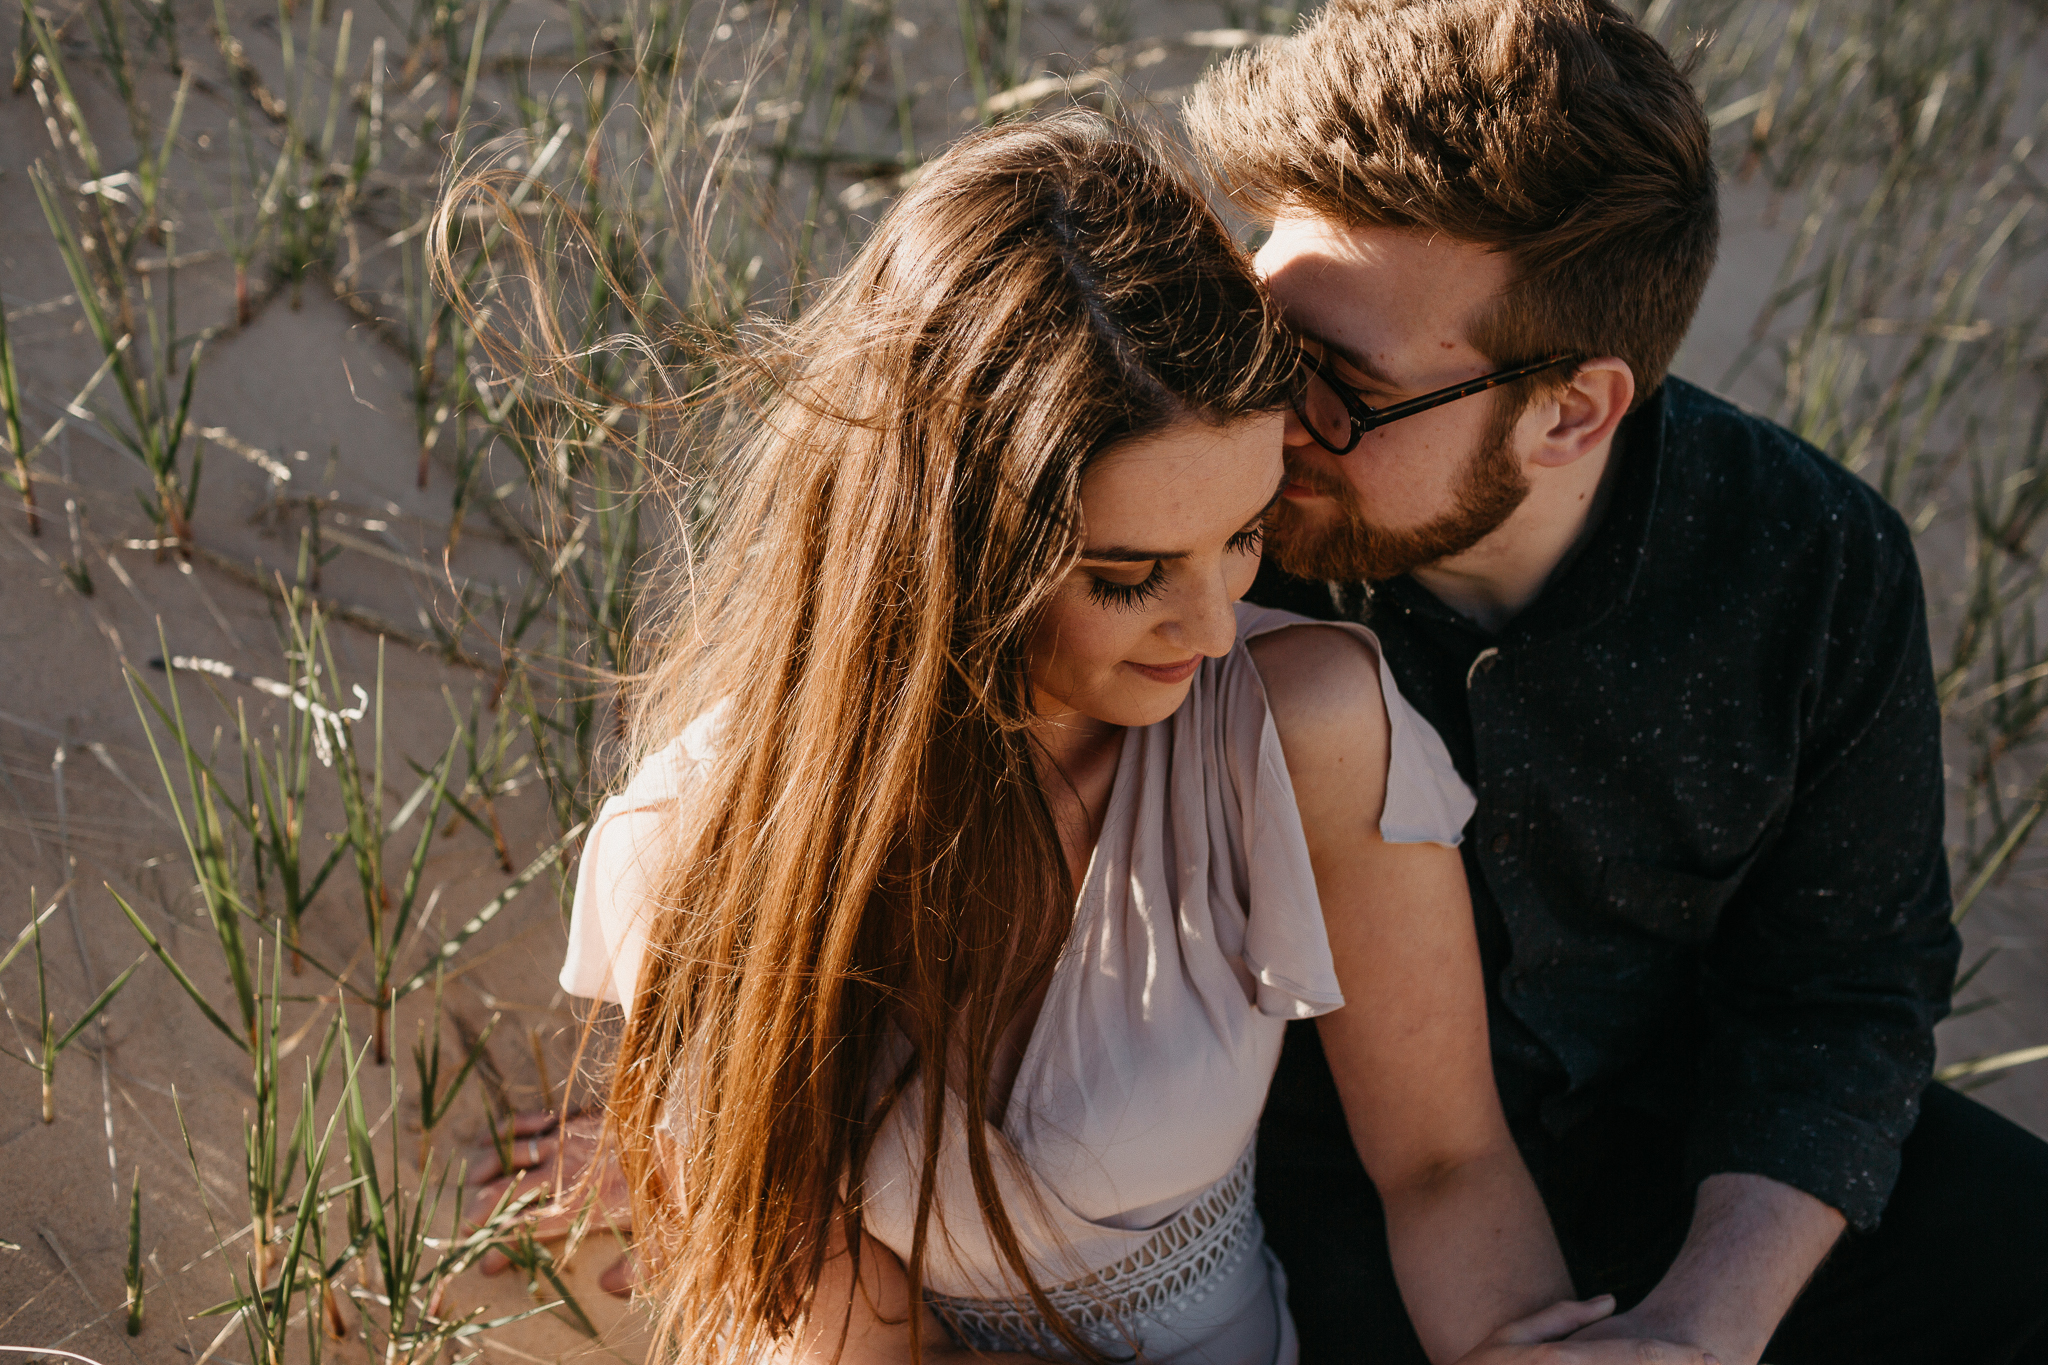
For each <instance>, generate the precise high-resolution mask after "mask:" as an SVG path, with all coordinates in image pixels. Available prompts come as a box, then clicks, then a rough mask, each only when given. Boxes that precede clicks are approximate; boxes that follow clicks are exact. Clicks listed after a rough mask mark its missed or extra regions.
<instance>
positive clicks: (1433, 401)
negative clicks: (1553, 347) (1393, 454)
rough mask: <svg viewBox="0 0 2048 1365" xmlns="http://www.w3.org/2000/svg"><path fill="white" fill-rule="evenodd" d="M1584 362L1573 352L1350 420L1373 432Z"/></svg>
mask: <svg viewBox="0 0 2048 1365" xmlns="http://www.w3.org/2000/svg"><path fill="white" fill-rule="evenodd" d="M1584 359H1585V357H1584V356H1583V355H1579V354H1577V353H1576V352H1568V353H1566V354H1564V355H1554V356H1551V357H1550V358H1549V359H1548V360H1538V361H1535V362H1534V363H1532V364H1528V365H1521V366H1518V367H1516V368H1515V369H1512V370H1497V371H1495V372H1494V373H1493V374H1484V375H1481V376H1479V378H1477V379H1474V380H1471V381H1469V382H1467V383H1464V384H1459V385H1456V386H1455V387H1452V388H1448V389H1439V390H1437V391H1436V392H1435V393H1426V394H1424V395H1422V397H1420V398H1411V399H1409V400H1408V401H1407V402H1405V403H1396V404H1394V406H1392V407H1390V408H1366V409H1365V412H1364V413H1362V414H1361V413H1359V412H1356V411H1354V412H1353V413H1352V419H1353V420H1354V421H1357V422H1358V423H1359V429H1360V430H1361V431H1371V430H1372V429H1373V428H1375V427H1383V426H1385V425H1386V424H1387V423H1389V422H1397V421H1399V420H1400V419H1401V418H1403V417H1413V416H1414V415H1415V414H1416V413H1418V412H1427V411H1429V410H1430V409H1431V408H1434V407H1439V406H1441V405H1443V404H1445V403H1455V402H1456V401H1457V400H1459V399H1460V398H1470V397H1471V396H1472V395H1473V394H1475V393H1485V392H1486V391H1487V390H1488V389H1497V388H1499V387H1500V386H1501V385H1503V384H1512V383H1514V382H1515V381H1516V380H1517V379H1527V378H1528V377H1529V376H1530V375H1532V374H1541V373H1542V372H1543V371H1545V370H1548V369H1553V368H1555V367H1556V366H1559V365H1576V364H1578V363H1579V362H1580V361H1582V360H1584ZM1360 406H1361V407H1363V406H1364V405H1363V404H1361V405H1360Z"/></svg>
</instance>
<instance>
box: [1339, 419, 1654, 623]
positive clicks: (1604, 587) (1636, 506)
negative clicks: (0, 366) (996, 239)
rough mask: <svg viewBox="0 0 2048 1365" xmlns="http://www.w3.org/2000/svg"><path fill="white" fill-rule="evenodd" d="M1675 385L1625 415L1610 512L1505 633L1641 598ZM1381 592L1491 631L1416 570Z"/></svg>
mask: <svg viewBox="0 0 2048 1365" xmlns="http://www.w3.org/2000/svg"><path fill="white" fill-rule="evenodd" d="M1670 389H1671V386H1670V385H1669V384H1660V385H1658V386H1657V390H1656V392H1654V393H1652V394H1651V395H1650V397H1649V398H1648V399H1646V400H1645V401H1644V402H1643V405H1642V406H1641V407H1639V408H1637V409H1636V410H1635V411H1634V412H1632V413H1630V414H1629V415H1628V416H1627V417H1625V418H1624V419H1622V424H1621V427H1620V429H1619V434H1618V436H1617V438H1616V440H1615V448H1614V456H1613V458H1615V459H1617V460H1619V461H1620V462H1621V465H1620V468H1619V469H1618V470H1616V471H1615V472H1616V475H1617V479H1616V482H1615V485H1614V490H1613V494H1612V496H1611V498H1610V500H1609V502H1608V506H1607V509H1606V512H1605V514H1604V515H1603V516H1602V517H1601V518H1600V520H1599V522H1598V523H1596V524H1595V525H1594V526H1593V528H1592V530H1591V533H1590V534H1589V535H1588V536H1587V537H1586V539H1585V540H1583V541H1581V542H1580V544H1579V546H1578V547H1577V548H1576V549H1575V550H1574V551H1573V552H1572V553H1571V554H1570V555H1568V556H1566V558H1565V560H1564V562H1563V563H1561V564H1560V565H1559V566H1558V568H1557V569H1556V571H1555V572H1553V573H1552V574H1551V577H1550V581H1549V582H1547V583H1545V584H1544V585H1543V590H1542V591H1541V592H1539V593H1537V594H1536V598H1535V600H1534V601H1532V602H1531V603H1529V605H1528V606H1526V607H1524V608H1523V609H1522V610H1521V611H1520V612H1519V613H1517V614H1516V616H1515V618H1514V619H1513V620H1512V621H1509V622H1508V624H1507V625H1506V626H1505V627H1503V628H1502V630H1501V631H1500V635H1499V637H1498V638H1501V639H1523V640H1535V639H1549V638H1553V637H1556V636H1561V635H1567V634H1571V633H1574V632H1576V631H1581V630H1587V629H1590V628H1591V627H1592V626H1594V625H1596V624H1597V623H1598V622H1599V621H1600V620H1602V619H1603V618H1604V617H1606V616H1607V614H1608V613H1609V612H1611V611H1613V610H1614V609H1615V608H1616V607H1619V606H1621V605H1622V604H1624V603H1626V602H1627V601H1628V600H1629V599H1630V598H1631V597H1632V596H1633V595H1634V593H1635V590H1636V585H1637V582H1638V580H1639V579H1640V578H1641V576H1642V567H1643V562H1644V560H1645V559H1647V558H1648V556H1649V550H1650V528H1651V523H1652V522H1653V521H1654V519H1655V513H1656V510H1657V494H1658V490H1659V488H1660V487H1661V486H1662V484H1663V481H1664V479H1663V476H1664V464H1665V460H1666V449H1667V447H1668V446H1669V440H1668V435H1669V427H1670V406H1671V400H1670ZM1373 592H1374V595H1375V596H1383V597H1384V598H1385V599H1386V601H1387V603H1388V604H1389V605H1392V606H1394V607H1396V608H1398V609H1399V610H1401V611H1403V612H1405V613H1407V614H1409V615H1412V616H1419V617H1422V618H1423V619H1425V620H1434V621H1441V622H1443V623H1445V624H1448V625H1456V626H1460V627H1462V628H1464V629H1465V630H1467V631H1470V632H1473V633H1475V634H1481V633H1483V632H1481V631H1480V630H1479V627H1478V626H1476V625H1475V624H1473V622H1472V621H1471V620H1470V619H1468V618H1467V617H1464V616H1462V615H1460V614H1459V613H1457V612H1455V611H1453V610H1452V609H1451V608H1449V607H1447V606H1445V605H1444V604H1443V602H1442V601H1440V600H1439V599H1438V598H1437V597H1436V595H1435V594H1434V593H1432V592H1430V591H1429V589H1427V588H1425V587H1423V586H1422V585H1421V584H1420V583H1418V582H1416V581H1415V579H1414V578H1413V577H1411V576H1410V575H1407V574H1403V575H1401V577H1399V578H1394V579H1389V580H1388V581H1387V582H1385V583H1380V584H1376V585H1374V588H1373Z"/></svg>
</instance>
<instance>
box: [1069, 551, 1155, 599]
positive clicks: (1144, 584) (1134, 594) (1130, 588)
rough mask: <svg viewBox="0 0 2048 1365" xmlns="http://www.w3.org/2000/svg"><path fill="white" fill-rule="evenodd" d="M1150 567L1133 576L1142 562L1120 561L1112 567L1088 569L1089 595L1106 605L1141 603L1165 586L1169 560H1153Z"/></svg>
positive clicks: (1153, 596)
mask: <svg viewBox="0 0 2048 1365" xmlns="http://www.w3.org/2000/svg"><path fill="white" fill-rule="evenodd" d="M1151 564H1152V568H1151V571H1150V572H1148V573H1145V574H1144V575H1143V576H1142V577H1140V578H1136V579H1133V578H1131V577H1130V575H1131V574H1133V573H1136V572H1137V571H1138V570H1140V569H1142V568H1144V565H1142V564H1119V565H1117V566H1116V568H1115V569H1113V570H1105V569H1090V570H1088V597H1089V599H1090V600H1091V601H1094V602H1097V603H1100V604H1101V605H1102V606H1105V607H1137V606H1142V605H1144V604H1145V603H1146V602H1149V601H1150V600H1152V599H1153V598H1155V597H1157V596H1159V594H1160V593H1162V592H1164V591H1165V590H1166V561H1164V560H1161V559H1155V560H1153V561H1151Z"/></svg>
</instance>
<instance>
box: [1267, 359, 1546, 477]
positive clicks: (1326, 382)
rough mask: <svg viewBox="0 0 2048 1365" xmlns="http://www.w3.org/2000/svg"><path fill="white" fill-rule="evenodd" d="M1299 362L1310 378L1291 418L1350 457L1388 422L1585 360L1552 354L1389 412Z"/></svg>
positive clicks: (1320, 366) (1323, 366) (1324, 364)
mask: <svg viewBox="0 0 2048 1365" xmlns="http://www.w3.org/2000/svg"><path fill="white" fill-rule="evenodd" d="M1301 358H1302V362H1303V363H1304V364H1305V365H1307V366H1308V371H1309V376H1308V378H1307V379H1306V380H1305V381H1304V382H1303V383H1302V385H1301V387H1300V388H1299V389H1298V390H1296V392H1295V394H1294V398H1293V403H1294V415H1295V416H1297V417H1299V418H1301V424H1302V425H1303V426H1304V427H1306V428H1308V434H1309V435H1310V436H1313V437H1314V438H1315V442H1316V444H1317V445H1319V446H1321V447H1322V448H1323V449H1324V450H1327V451H1329V452H1330V453H1331V454H1332V455H1349V454H1350V453H1351V452H1352V451H1354V450H1356V449H1358V443H1359V442H1360V441H1362V440H1364V439H1365V433H1367V432H1368V431H1374V430H1377V429H1378V428H1380V427H1383V426H1385V425H1386V424H1387V423H1389V422H1398V421H1400V420H1401V419H1402V418H1403V417H1413V416H1414V415H1415V414H1416V413H1418V412H1427V411H1429V410H1430V409H1431V408H1439V407H1442V406H1443V405H1444V404H1446V403H1455V402H1457V401H1458V400H1459V399H1460V398H1470V397H1471V396H1472V395H1473V394H1475V393H1485V392H1486V391H1487V390H1488V389H1496V388H1499V387H1500V386H1501V385H1502V384H1511V383H1513V382H1514V381H1515V380H1517V379H1527V378H1528V377H1529V376H1530V375H1532V374H1541V373H1542V372H1543V371H1545V370H1548V369H1554V368H1555V367H1557V366H1559V365H1576V364H1578V363H1579V362H1580V361H1582V360H1584V359H1585V357H1584V356H1583V355H1578V354H1576V353H1563V354H1559V355H1554V356H1551V357H1549V358H1548V359H1545V360H1538V361H1535V362H1533V363H1531V364H1528V365H1517V366H1515V367H1514V368H1513V369H1507V370H1495V371H1494V372H1493V373H1492V374H1483V375H1480V376H1479V378H1477V379H1468V380H1466V381H1465V382H1464V383H1462V384H1453V385H1451V386H1450V387H1449V388H1447V389H1438V390H1436V391H1435V392H1434V393H1425V394H1423V395H1422V396H1421V397H1420V398H1411V399H1409V400H1408V401H1407V402H1405V403H1396V404H1394V405H1393V406H1392V407H1387V408H1375V407H1370V406H1368V405H1367V403H1366V401H1365V399H1363V398H1361V397H1360V396H1359V394H1358V390H1356V389H1354V388H1352V387H1351V386H1350V385H1349V384H1346V383H1345V382H1344V381H1343V380H1341V379H1339V378H1337V376H1336V374H1335V373H1334V372H1333V370H1332V369H1331V366H1330V362H1329V361H1328V360H1326V359H1324V358H1322V357H1321V356H1317V355H1313V354H1311V353H1309V352H1308V351H1306V350H1304V351H1303V352H1302V353H1301ZM1318 381H1320V383H1319V382H1318Z"/></svg>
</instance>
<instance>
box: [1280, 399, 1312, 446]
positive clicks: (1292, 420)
mask: <svg viewBox="0 0 2048 1365" xmlns="http://www.w3.org/2000/svg"><path fill="white" fill-rule="evenodd" d="M1315 439H1316V438H1315V437H1313V436H1311V435H1309V431H1308V423H1306V422H1304V421H1302V420H1301V414H1300V413H1298V412H1296V411H1295V410H1294V409H1293V408H1289V409H1288V410H1287V425H1286V426H1285V427H1283V428H1282V429H1281V436H1280V443H1281V444H1282V445H1284V446H1286V447H1287V448H1288V449H1290V450H1298V449H1300V448H1301V447H1302V446H1305V445H1309V444H1311V443H1313V442H1314V440H1315Z"/></svg>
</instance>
